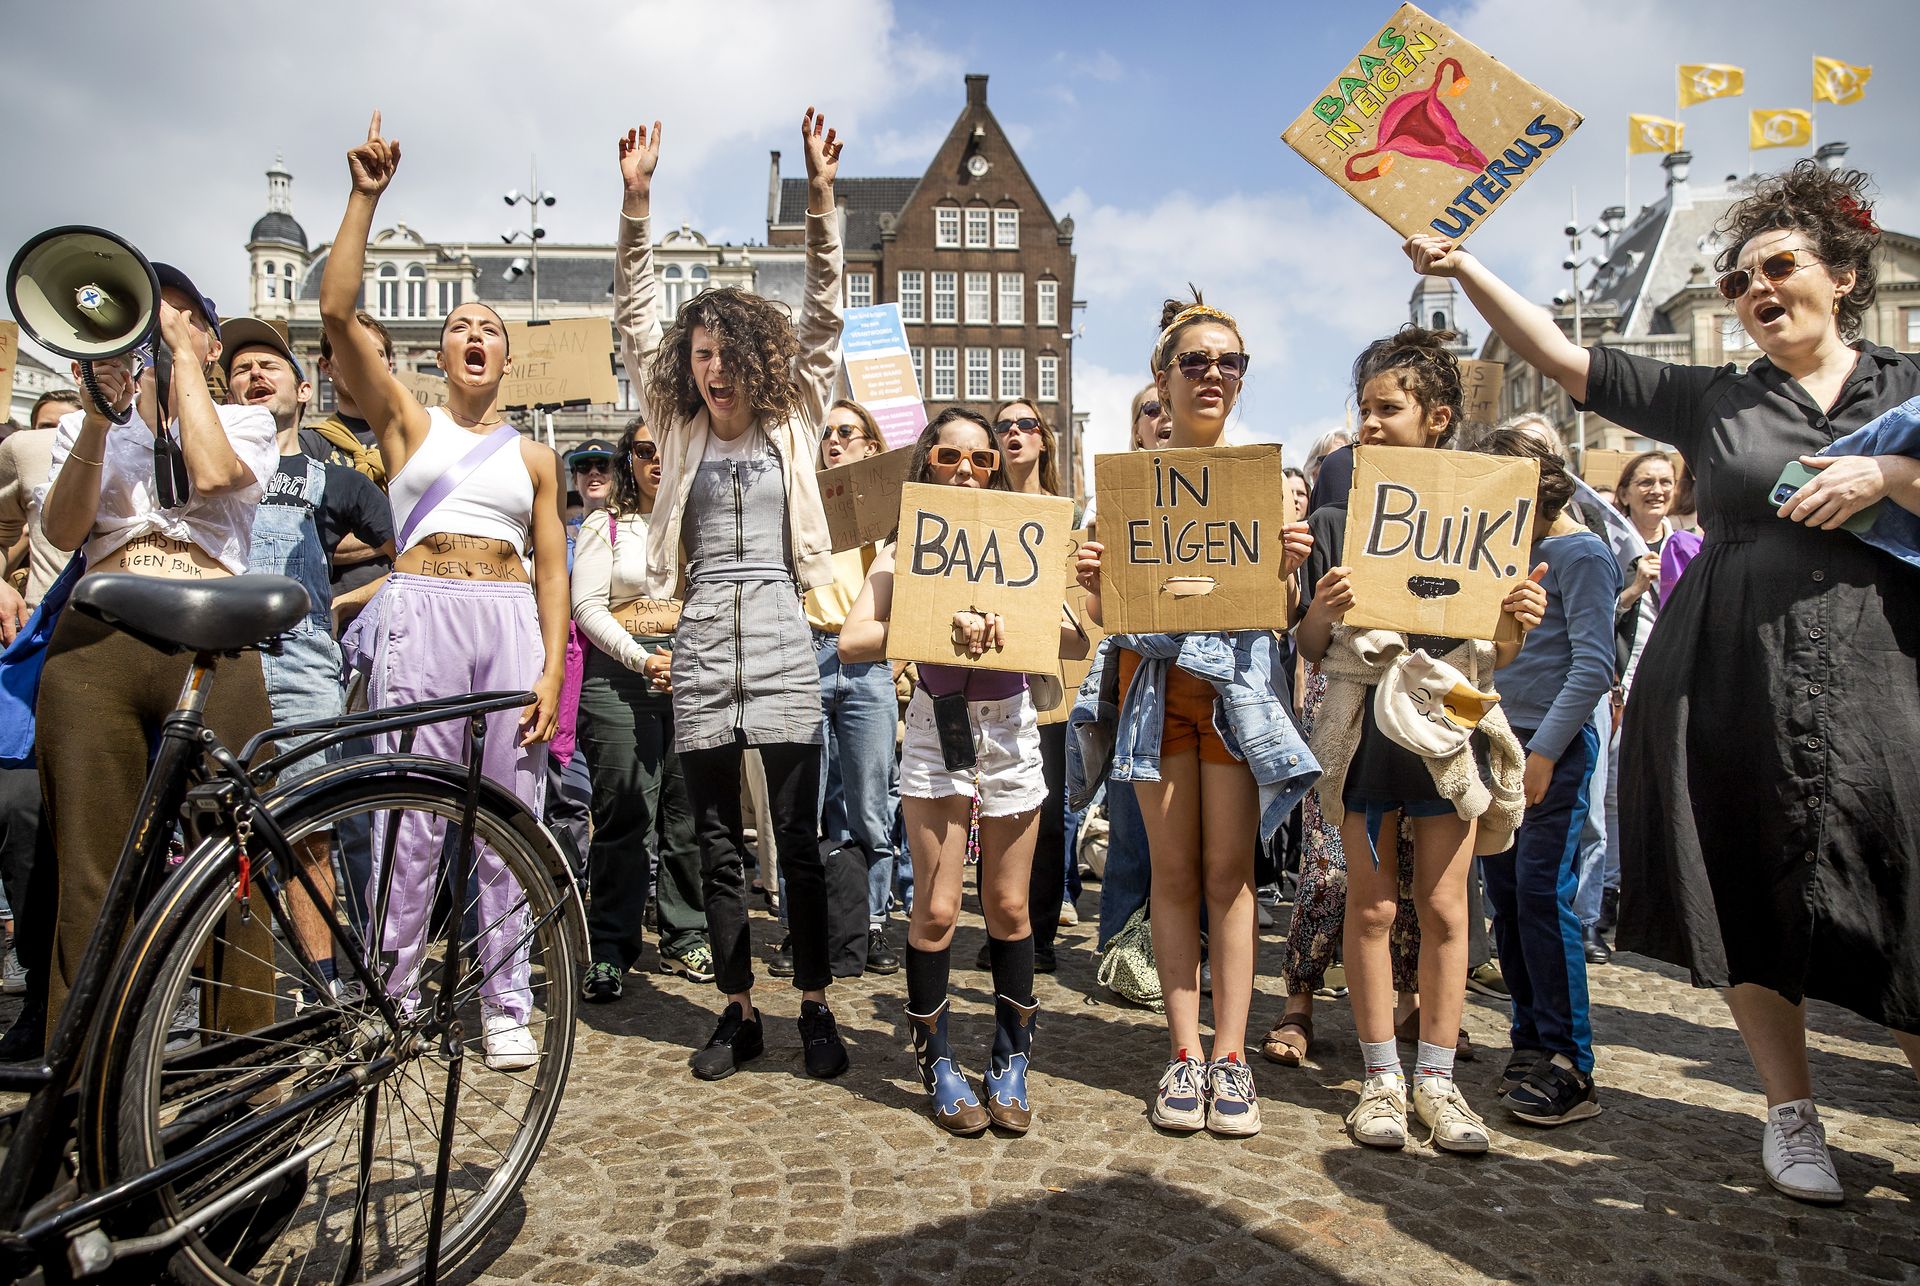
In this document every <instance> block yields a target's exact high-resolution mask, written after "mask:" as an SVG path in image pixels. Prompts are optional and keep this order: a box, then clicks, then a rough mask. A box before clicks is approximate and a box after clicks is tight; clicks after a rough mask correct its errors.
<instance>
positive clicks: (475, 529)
mask: <svg viewBox="0 0 1920 1286" xmlns="http://www.w3.org/2000/svg"><path fill="white" fill-rule="evenodd" d="M492 431H493V430H492V429H488V430H487V433H491V432H492ZM485 439H486V433H475V432H473V431H471V430H469V429H463V428H461V427H460V426H459V425H458V424H455V423H454V422H453V417H452V416H450V415H448V414H447V412H446V409H445V408H444V407H438V406H434V407H429V408H427V438H426V441H424V442H422V443H421V444H420V449H419V450H417V451H415V452H414V453H413V455H412V456H411V457H410V458H409V459H408V460H407V463H406V465H405V467H403V468H402V469H401V470H400V472H399V473H396V474H394V475H393V477H392V478H391V479H389V481H388V483H387V499H388V501H389V502H390V503H391V504H392V506H393V526H394V530H395V531H396V532H398V531H401V530H403V529H404V528H405V527H406V525H407V520H408V518H409V517H411V515H412V514H413V510H414V506H415V505H417V504H419V503H420V497H421V496H422V495H423V494H425V493H426V491H427V489H428V488H429V487H431V486H433V482H434V479H436V478H438V477H439V476H440V475H441V474H443V473H445V472H446V471H447V470H449V469H452V468H454V467H456V466H457V465H459V463H460V462H461V461H462V460H464V459H466V458H467V453H468V452H469V451H472V450H473V449H474V448H475V447H477V446H479V445H480V443H481V442H483V441H484V440H485ZM532 523H533V475H532V474H530V473H528V472H527V466H526V462H525V461H523V460H522V459H521V458H520V452H519V451H518V450H517V449H516V447H515V445H514V444H513V443H509V444H507V445H506V446H503V447H501V448H500V449H499V450H497V451H495V452H494V453H493V454H492V455H490V456H488V457H487V458H486V459H485V460H484V461H482V462H481V464H480V467H479V468H477V469H475V470H474V471H473V472H472V473H470V474H468V475H467V476H466V478H465V479H463V480H462V481H461V483H460V485H459V486H457V487H455V488H454V489H453V491H452V493H451V494H449V495H448V496H447V497H446V498H445V499H443V500H441V502H440V503H439V504H438V505H436V506H434V509H433V512H432V513H430V514H428V515H427V516H426V518H425V520H424V521H422V522H421V523H420V525H419V526H418V527H416V528H415V529H414V531H413V534H412V536H411V537H410V538H409V540H408V543H407V546H406V548H411V547H412V546H414V545H417V544H419V543H420V542H421V541H422V540H424V539H426V538H427V537H428V536H431V535H432V534H433V533H435V532H437V531H439V532H445V533H446V534H447V535H449V536H484V537H486V538H488V539H492V540H505V541H508V542H510V543H511V544H512V545H513V547H514V549H515V550H517V551H518V552H519V553H520V555H521V557H523V558H524V557H525V556H526V554H527V548H528V543H529V540H530V535H529V530H530V528H531V526H532ZM401 552H402V553H404V552H406V549H402V550H401Z"/></svg>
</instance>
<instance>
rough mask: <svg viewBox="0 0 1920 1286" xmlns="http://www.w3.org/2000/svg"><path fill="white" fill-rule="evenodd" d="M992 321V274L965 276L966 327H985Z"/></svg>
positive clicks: (973, 273) (981, 273)
mask: <svg viewBox="0 0 1920 1286" xmlns="http://www.w3.org/2000/svg"><path fill="white" fill-rule="evenodd" d="M992 320H993V274H992V273H990V272H970V273H968V274H967V325H969V326H985V325H987V324H988V323H989V322H991V321H992Z"/></svg>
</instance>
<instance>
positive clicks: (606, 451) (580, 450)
mask: <svg viewBox="0 0 1920 1286" xmlns="http://www.w3.org/2000/svg"><path fill="white" fill-rule="evenodd" d="M615 454H616V452H615V451H614V449H613V443H611V442H609V441H607V440H606V439H605V438H589V439H588V440H587V441H585V442H582V443H581V444H580V445H579V446H577V447H575V448H574V449H573V450H571V451H569V452H567V468H569V469H578V468H579V467H580V466H581V465H582V464H585V463H586V462H587V461H588V460H611V459H613V458H614V456H615Z"/></svg>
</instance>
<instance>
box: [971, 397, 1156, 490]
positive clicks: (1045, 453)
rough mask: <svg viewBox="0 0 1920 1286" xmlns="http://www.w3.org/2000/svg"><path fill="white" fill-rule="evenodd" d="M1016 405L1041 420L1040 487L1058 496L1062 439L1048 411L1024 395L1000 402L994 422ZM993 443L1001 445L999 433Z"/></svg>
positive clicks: (997, 445)
mask: <svg viewBox="0 0 1920 1286" xmlns="http://www.w3.org/2000/svg"><path fill="white" fill-rule="evenodd" d="M1016 406H1024V407H1026V408H1027V410H1029V411H1031V412H1033V418H1034V419H1036V420H1038V421H1040V439H1041V441H1043V442H1044V443H1046V445H1045V446H1044V447H1043V448H1042V449H1041V452H1040V487H1041V489H1042V490H1043V491H1045V492H1046V493H1047V494H1048V495H1050V496H1057V495H1059V494H1061V493H1060V461H1059V460H1058V458H1057V450H1058V448H1059V445H1060V440H1059V439H1058V438H1056V437H1055V436H1054V433H1053V423H1052V422H1051V421H1050V420H1048V419H1047V416H1046V412H1044V411H1042V410H1041V409H1040V408H1039V407H1037V406H1035V405H1034V404H1033V403H1031V402H1029V401H1027V399H1026V398H1024V397H1016V398H1013V399H1011V400H1009V401H1006V402H1002V403H1001V404H1000V408H999V409H998V410H996V411H995V412H994V413H993V422H994V423H995V424H998V423H1000V419H1001V417H1002V416H1004V415H1006V413H1007V412H1008V411H1009V410H1011V409H1012V408H1014V407H1016ZM1135 418H1138V417H1135ZM993 445H994V447H995V448H996V449H997V448H998V447H999V446H1000V438H999V436H998V435H997V434H996V435H994V439H993Z"/></svg>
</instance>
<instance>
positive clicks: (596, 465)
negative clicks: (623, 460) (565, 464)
mask: <svg viewBox="0 0 1920 1286" xmlns="http://www.w3.org/2000/svg"><path fill="white" fill-rule="evenodd" d="M573 471H574V472H575V473H612V472H613V461H611V460H607V459H603V458H600V457H598V456H596V457H595V458H593V459H591V460H576V461H575V462H574V465H573Z"/></svg>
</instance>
